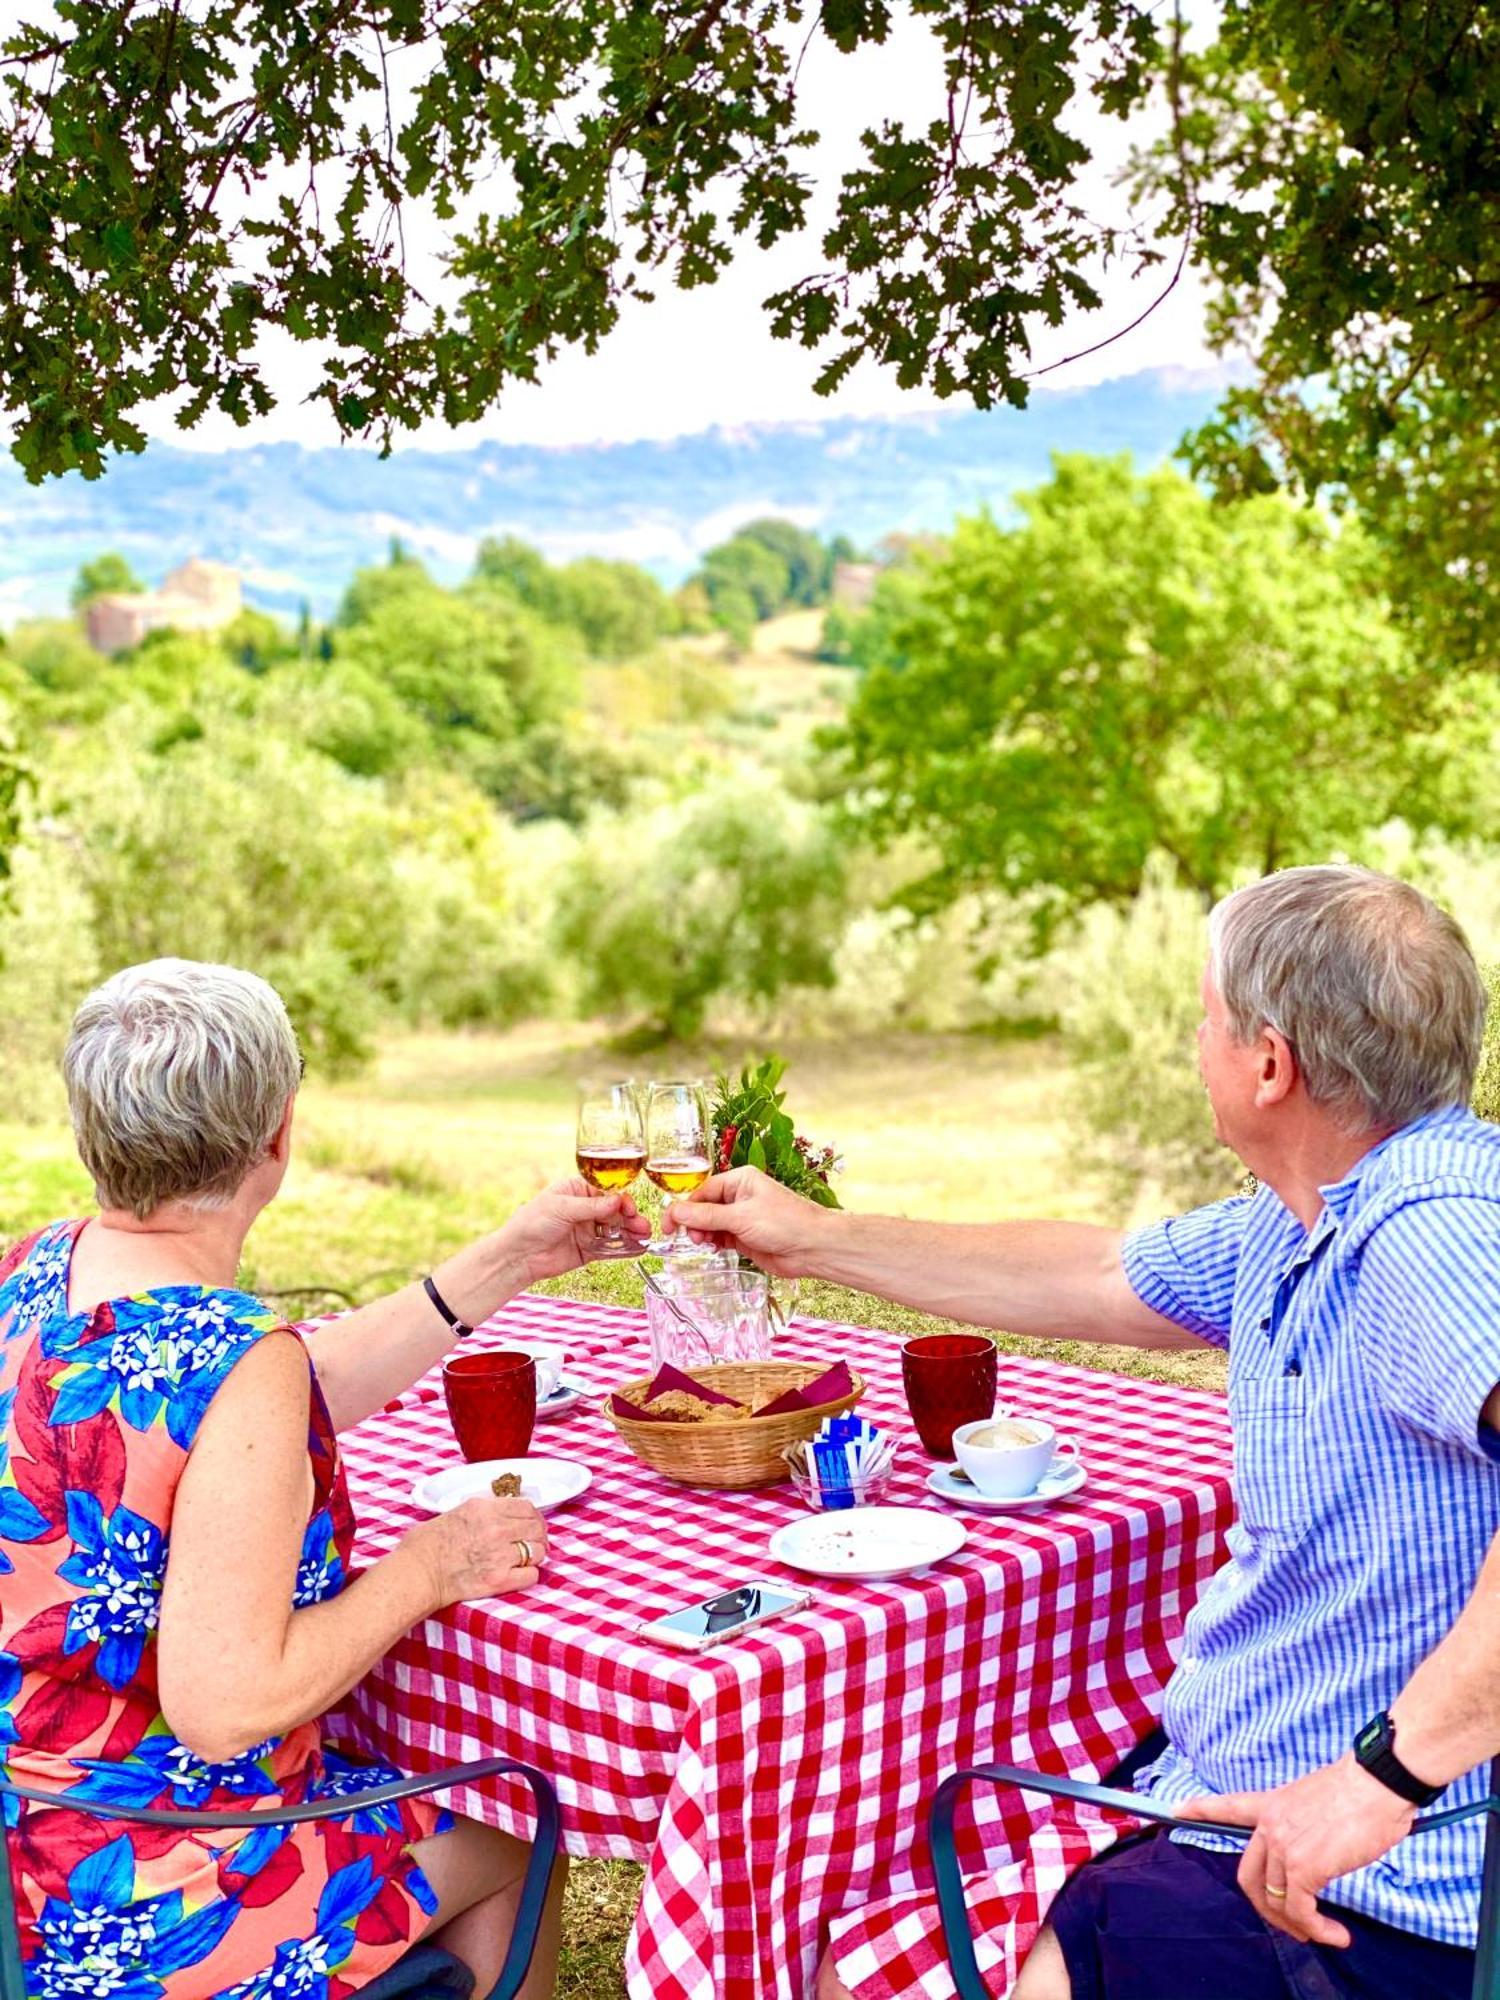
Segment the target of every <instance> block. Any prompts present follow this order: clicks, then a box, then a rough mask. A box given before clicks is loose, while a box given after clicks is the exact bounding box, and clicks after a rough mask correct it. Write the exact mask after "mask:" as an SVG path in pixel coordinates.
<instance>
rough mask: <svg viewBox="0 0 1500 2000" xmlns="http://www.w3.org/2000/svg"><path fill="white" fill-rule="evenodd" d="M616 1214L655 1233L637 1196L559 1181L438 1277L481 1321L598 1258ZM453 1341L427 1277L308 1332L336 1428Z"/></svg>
mask: <svg viewBox="0 0 1500 2000" xmlns="http://www.w3.org/2000/svg"><path fill="white" fill-rule="evenodd" d="M616 1215H618V1216H620V1217H622V1218H623V1221H624V1226H625V1229H626V1230H627V1231H628V1232H629V1234H631V1235H632V1236H634V1237H635V1238H636V1239H637V1241H638V1242H641V1243H644V1242H645V1240H646V1238H647V1237H648V1236H649V1235H650V1233H651V1229H650V1225H649V1223H647V1222H646V1221H645V1220H644V1219H643V1218H642V1217H641V1216H640V1215H638V1214H637V1213H636V1207H635V1203H634V1202H633V1201H631V1199H630V1197H629V1196H628V1195H599V1194H593V1193H591V1192H590V1191H589V1187H588V1184H587V1182H585V1181H583V1180H578V1179H574V1180H566V1181H559V1182H558V1183H557V1185H556V1186H555V1187H550V1188H545V1189H544V1190H543V1191H542V1193H541V1194H539V1195H537V1196H535V1197H534V1198H533V1199H532V1200H531V1201H528V1202H527V1203H526V1205H525V1207H524V1208H518V1209H517V1210H516V1212H515V1214H514V1215H513V1216H512V1217H511V1218H510V1220H509V1222H507V1223H505V1224H504V1225H503V1227H501V1228H499V1229H497V1230H495V1232H494V1233H493V1234H492V1235H490V1236H482V1237H481V1238H480V1239H479V1241H478V1242H477V1243H471V1244H469V1245H468V1246H467V1247H466V1248H465V1249H463V1250H460V1251H459V1252H458V1253H457V1255H456V1256H453V1257H449V1258H448V1259H447V1260H446V1262H444V1263H442V1264H439V1265H438V1266H437V1267H436V1269H435V1270H434V1271H433V1274H432V1280H433V1283H434V1284H435V1285H436V1286H437V1288H438V1290H439V1291H440V1292H441V1293H442V1295H443V1297H444V1298H445V1299H446V1300H447V1302H448V1304H449V1306H450V1307H451V1308H452V1310H453V1311H454V1312H455V1313H457V1315H458V1317H459V1318H460V1319H461V1320H464V1321H465V1322H466V1323H467V1324H468V1325H470V1326H473V1325H475V1324H477V1323H478V1321H480V1320H482V1319H488V1318H489V1316H490V1315H491V1314H492V1313H494V1312H498V1310H499V1309H500V1307H501V1306H503V1305H504V1304H505V1302H506V1300H507V1299H510V1298H514V1297H515V1295H516V1293H517V1292H522V1291H525V1289H526V1287H527V1286H528V1285H534V1284H536V1283H537V1282H538V1281H539V1280H540V1279H542V1278H556V1277H560V1276H561V1275H562V1273H563V1272H564V1271H572V1270H576V1268H577V1267H578V1266H579V1265H580V1264H586V1263H588V1262H589V1260H590V1258H592V1257H595V1256H597V1255H598V1253H599V1245H600V1239H599V1225H600V1224H601V1223H602V1222H605V1221H607V1220H608V1219H609V1218H610V1217H611V1216H616ZM452 1345H453V1329H452V1328H451V1327H450V1326H449V1325H448V1322H447V1321H446V1320H445V1319H444V1318H443V1317H442V1315H441V1314H440V1313H439V1312H438V1311H437V1309H436V1307H435V1306H434V1305H433V1303H432V1301H431V1299H429V1298H428V1296H427V1294H426V1293H425V1292H424V1291H423V1289H422V1287H421V1285H420V1284H413V1285H407V1286H404V1287H403V1289H402V1290H401V1291H399V1292H391V1293H389V1294H388V1295H387V1296H386V1297H385V1298H383V1299H376V1300H375V1301H374V1303H373V1304H372V1305H367V1306H361V1307H360V1308H359V1310H358V1311H357V1312H352V1313H344V1314H343V1315H341V1317H340V1318H338V1319H336V1320H334V1321H332V1322H331V1323H330V1324H329V1325H328V1326H324V1327H317V1328H315V1329H314V1330H313V1331H312V1332H311V1333H309V1335H308V1336H307V1349H308V1352H309V1353H310V1354H311V1355H312V1358H313V1366H314V1367H315V1368H316V1369H317V1371H318V1381H319V1384H320V1385H321V1387H322V1390H323V1394H324V1397H325V1398H326V1400H327V1403H328V1408H329V1412H330V1414H331V1415H332V1417H333V1426H334V1429H335V1430H340V1431H343V1430H348V1428H349V1427H350V1425H351V1424H357V1423H359V1422H360V1420H361V1419H362V1418H364V1417H367V1416H369V1414H370V1412H371V1411H372V1410H378V1409H379V1408H380V1407H381V1405H382V1404H383V1403H388V1402H389V1401H390V1399H391V1398H392V1397H393V1396H399V1395H400V1394H401V1392H402V1390H403V1389H407V1388H409V1387H410V1386H411V1384H412V1383H413V1382H415V1381H416V1379H417V1377H418V1376H419V1375H425V1374H426V1373H427V1370H428V1369H429V1368H431V1367H433V1366H434V1365H435V1364H436V1363H437V1362H439V1361H441V1360H442V1358H443V1356H444V1355H445V1354H446V1353H447V1352H448V1350H449V1349H450V1348H451V1347H452Z"/></svg>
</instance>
